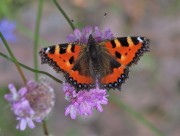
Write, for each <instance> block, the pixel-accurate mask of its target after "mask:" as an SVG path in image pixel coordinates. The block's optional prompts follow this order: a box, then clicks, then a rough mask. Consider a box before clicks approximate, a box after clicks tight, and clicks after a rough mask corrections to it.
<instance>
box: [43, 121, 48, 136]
mask: <svg viewBox="0 0 180 136" xmlns="http://www.w3.org/2000/svg"><path fill="white" fill-rule="evenodd" d="M43 130H44V135H45V136H49V133H48V129H47V123H46V120H43Z"/></svg>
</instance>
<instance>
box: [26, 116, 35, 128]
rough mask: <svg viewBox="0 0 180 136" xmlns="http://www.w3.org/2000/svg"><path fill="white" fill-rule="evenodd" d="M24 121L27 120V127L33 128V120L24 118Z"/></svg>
mask: <svg viewBox="0 0 180 136" xmlns="http://www.w3.org/2000/svg"><path fill="white" fill-rule="evenodd" d="M26 122H27V124H28V126H29V128H31V129H33V128H35V125H34V122H33V121H32V119H30V118H26Z"/></svg>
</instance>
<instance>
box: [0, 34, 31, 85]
mask: <svg viewBox="0 0 180 136" xmlns="http://www.w3.org/2000/svg"><path fill="white" fill-rule="evenodd" d="M0 37H1V39H2V41H3V43H4V45H5V47H6V49H7V51H8V53H9V55H10V56H11V58H13V60H14V64H15V66H16V68H17V70H18V72H19V74H20V76H21V78H22V80H23V82H24V84H26V81H27V80H26V78H25V76H24V73H23V71H22V70H21V68H20V66H19V64H18V63H17V62H18V61H17V59H16V58H15V56H14V54H13V52H12V51H11V49H10V47H9V45H8V43H7V42H6V40H5V38H4V36H3V34H2V33H1V32H0Z"/></svg>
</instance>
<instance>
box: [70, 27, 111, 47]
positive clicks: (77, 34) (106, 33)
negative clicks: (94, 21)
mask: <svg viewBox="0 0 180 136" xmlns="http://www.w3.org/2000/svg"><path fill="white" fill-rule="evenodd" d="M90 34H92V36H93V37H94V39H95V41H96V42H101V41H103V40H107V39H109V40H110V39H112V38H113V33H112V32H111V30H110V29H105V30H103V31H101V30H100V29H99V28H98V27H97V26H95V27H94V29H93V27H91V26H87V27H84V28H83V29H82V32H81V31H80V30H79V29H77V28H76V29H75V30H74V34H69V35H68V37H67V41H68V42H81V43H84V44H87V42H88V39H89V35H90Z"/></svg>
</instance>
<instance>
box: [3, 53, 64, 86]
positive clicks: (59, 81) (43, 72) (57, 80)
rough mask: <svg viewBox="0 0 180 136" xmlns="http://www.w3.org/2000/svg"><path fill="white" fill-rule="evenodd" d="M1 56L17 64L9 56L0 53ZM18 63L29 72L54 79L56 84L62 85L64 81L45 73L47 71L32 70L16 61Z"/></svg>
mask: <svg viewBox="0 0 180 136" xmlns="http://www.w3.org/2000/svg"><path fill="white" fill-rule="evenodd" d="M0 56H2V57H4V58H5V59H8V60H10V61H12V62H14V63H15V60H14V59H13V58H9V57H8V56H6V55H5V54H3V53H1V52H0ZM16 63H17V64H18V65H19V66H21V67H23V68H25V69H27V70H29V71H32V72H37V73H40V74H44V75H46V76H48V77H50V78H52V79H53V80H55V81H56V82H58V83H60V84H62V81H61V80H59V79H57V78H56V77H54V76H53V75H51V74H49V73H47V72H45V71H39V70H36V69H33V68H30V67H28V66H26V65H24V64H22V63H20V62H18V61H16Z"/></svg>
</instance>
